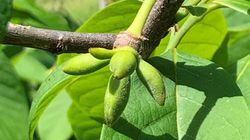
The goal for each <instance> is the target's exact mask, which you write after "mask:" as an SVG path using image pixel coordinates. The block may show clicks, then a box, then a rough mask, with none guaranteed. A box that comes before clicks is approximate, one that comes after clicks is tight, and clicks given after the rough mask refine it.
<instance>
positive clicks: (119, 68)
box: [110, 50, 137, 79]
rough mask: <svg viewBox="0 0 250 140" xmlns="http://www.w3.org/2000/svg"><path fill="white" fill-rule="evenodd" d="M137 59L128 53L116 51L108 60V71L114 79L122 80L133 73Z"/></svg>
mask: <svg viewBox="0 0 250 140" xmlns="http://www.w3.org/2000/svg"><path fill="white" fill-rule="evenodd" d="M136 67H137V58H136V56H135V55H134V54H133V53H132V52H130V51H123V50H121V51H118V52H116V53H115V54H114V55H113V57H112V58H111V60H110V71H111V72H112V73H113V76H114V77H115V78H116V79H122V78H123V77H126V76H128V75H130V74H132V73H133V72H134V70H135V69H136Z"/></svg>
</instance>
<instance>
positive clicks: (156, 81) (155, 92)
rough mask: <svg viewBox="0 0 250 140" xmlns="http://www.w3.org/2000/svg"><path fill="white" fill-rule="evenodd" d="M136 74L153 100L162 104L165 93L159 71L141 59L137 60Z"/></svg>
mask: <svg viewBox="0 0 250 140" xmlns="http://www.w3.org/2000/svg"><path fill="white" fill-rule="evenodd" d="M136 72H137V75H138V77H139V79H140V80H141V81H142V83H143V84H144V85H145V86H146V88H147V89H148V91H149V92H150V94H151V95H152V96H153V98H154V100H155V101H156V102H157V103H158V104H159V105H161V106H163V105H164V102H165V98H166V93H165V86H164V82H163V79H162V77H161V75H160V73H159V71H158V70H157V69H156V68H154V67H153V66H152V65H150V64H149V63H148V62H146V61H144V60H143V59H140V60H139V64H138V67H137V70H136Z"/></svg>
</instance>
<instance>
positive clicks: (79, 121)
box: [67, 67, 110, 140]
mask: <svg viewBox="0 0 250 140" xmlns="http://www.w3.org/2000/svg"><path fill="white" fill-rule="evenodd" d="M109 75H110V72H109V69H108V67H105V68H103V69H101V70H99V71H97V72H95V73H92V74H88V75H85V76H81V78H79V79H78V80H76V81H74V82H73V83H72V84H70V85H69V86H68V87H67V91H68V92H69V95H70V96H71V98H72V100H73V104H72V105H71V108H70V109H69V113H68V116H69V120H70V122H71V125H72V128H73V130H74V133H75V135H76V137H77V138H78V140H85V139H91V140H98V139H99V137H100V133H101V127H102V123H103V99H104V93H105V91H106V87H107V83H108V77H109Z"/></svg>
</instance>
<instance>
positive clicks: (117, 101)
mask: <svg viewBox="0 0 250 140" xmlns="http://www.w3.org/2000/svg"><path fill="white" fill-rule="evenodd" d="M108 64H109V67H110V71H111V72H112V75H111V76H110V78H109V83H108V87H107V90H106V93H105V98H104V119H105V122H106V124H107V125H109V126H111V125H112V124H113V123H114V122H115V121H116V120H117V119H118V118H119V117H120V115H121V114H122V112H123V110H124V109H125V107H126V104H127V102H128V99H129V92H130V82H131V81H130V75H131V74H132V73H133V72H134V71H135V70H136V73H137V75H138V77H139V79H140V80H141V81H142V83H143V84H144V85H145V86H146V88H147V90H148V91H149V92H150V94H151V95H152V97H153V98H154V100H155V101H156V102H157V103H158V104H159V105H161V106H163V105H164V102H165V97H166V94H165V86H164V83H163V79H162V77H161V75H160V73H159V72H158V70H157V69H156V68H154V67H153V66H152V65H150V64H149V63H148V62H146V61H144V60H143V59H142V58H141V57H140V55H139V54H138V52H137V51H136V50H135V49H134V48H132V47H129V46H123V47H117V48H114V49H112V50H108V49H105V48H90V49H89V53H86V54H80V55H78V56H75V57H73V58H71V59H70V60H69V61H68V62H66V64H65V65H64V67H63V71H64V72H65V73H67V74H71V75H83V74H88V73H91V72H94V71H96V70H98V69H100V68H102V67H104V66H106V65H108Z"/></svg>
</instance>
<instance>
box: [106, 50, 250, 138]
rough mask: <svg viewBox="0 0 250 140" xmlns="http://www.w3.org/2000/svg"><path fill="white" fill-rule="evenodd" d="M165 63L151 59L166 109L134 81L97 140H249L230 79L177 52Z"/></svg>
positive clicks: (243, 109) (246, 116)
mask: <svg viewBox="0 0 250 140" xmlns="http://www.w3.org/2000/svg"><path fill="white" fill-rule="evenodd" d="M171 58H172V57H171V56H170V55H169V54H165V55H163V56H161V57H154V58H152V59H151V62H152V64H154V65H155V66H156V67H157V68H158V69H159V70H160V71H161V72H162V74H163V75H164V79H165V85H166V86H167V87H168V88H167V91H168V92H167V93H168V98H167V100H166V105H165V106H164V107H159V106H157V104H156V103H155V102H154V101H153V100H152V98H151V97H150V96H149V93H148V92H147V91H146V89H145V87H144V86H143V85H142V84H141V82H139V81H138V79H137V77H136V76H134V77H133V82H132V91H131V96H130V99H129V103H128V105H127V107H126V109H125V111H124V113H123V114H122V117H121V118H120V119H119V120H118V122H117V123H116V124H115V126H114V127H113V128H109V127H107V126H104V127H103V131H102V140H105V139H108V140H110V139H114V140H128V139H134V140H140V139H143V140H145V139H148V140H149V139H150V140H154V139H156V140H158V139H159V140H162V139H177V138H178V139H182V140H190V139H208V140H211V139H216V140H225V139H249V138H250V135H249V133H248V132H249V131H250V130H249V129H250V111H249V110H248V108H247V105H246V103H245V101H244V98H243V96H242V95H241V92H240V90H239V88H238V87H237V85H236V84H235V83H234V81H233V80H232V79H231V77H230V76H229V75H228V74H227V73H226V72H225V71H224V70H223V69H222V68H219V67H217V66H216V65H215V64H214V63H212V62H210V61H208V60H204V59H201V58H198V57H194V56H191V55H187V54H184V53H177V54H175V57H174V58H175V61H176V62H175V63H176V64H175V67H173V61H172V59H171ZM173 70H175V72H173ZM174 73H176V74H174ZM169 79H172V80H176V81H175V84H173V81H171V80H169ZM239 108H240V109H239ZM176 117H177V118H176Z"/></svg>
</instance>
